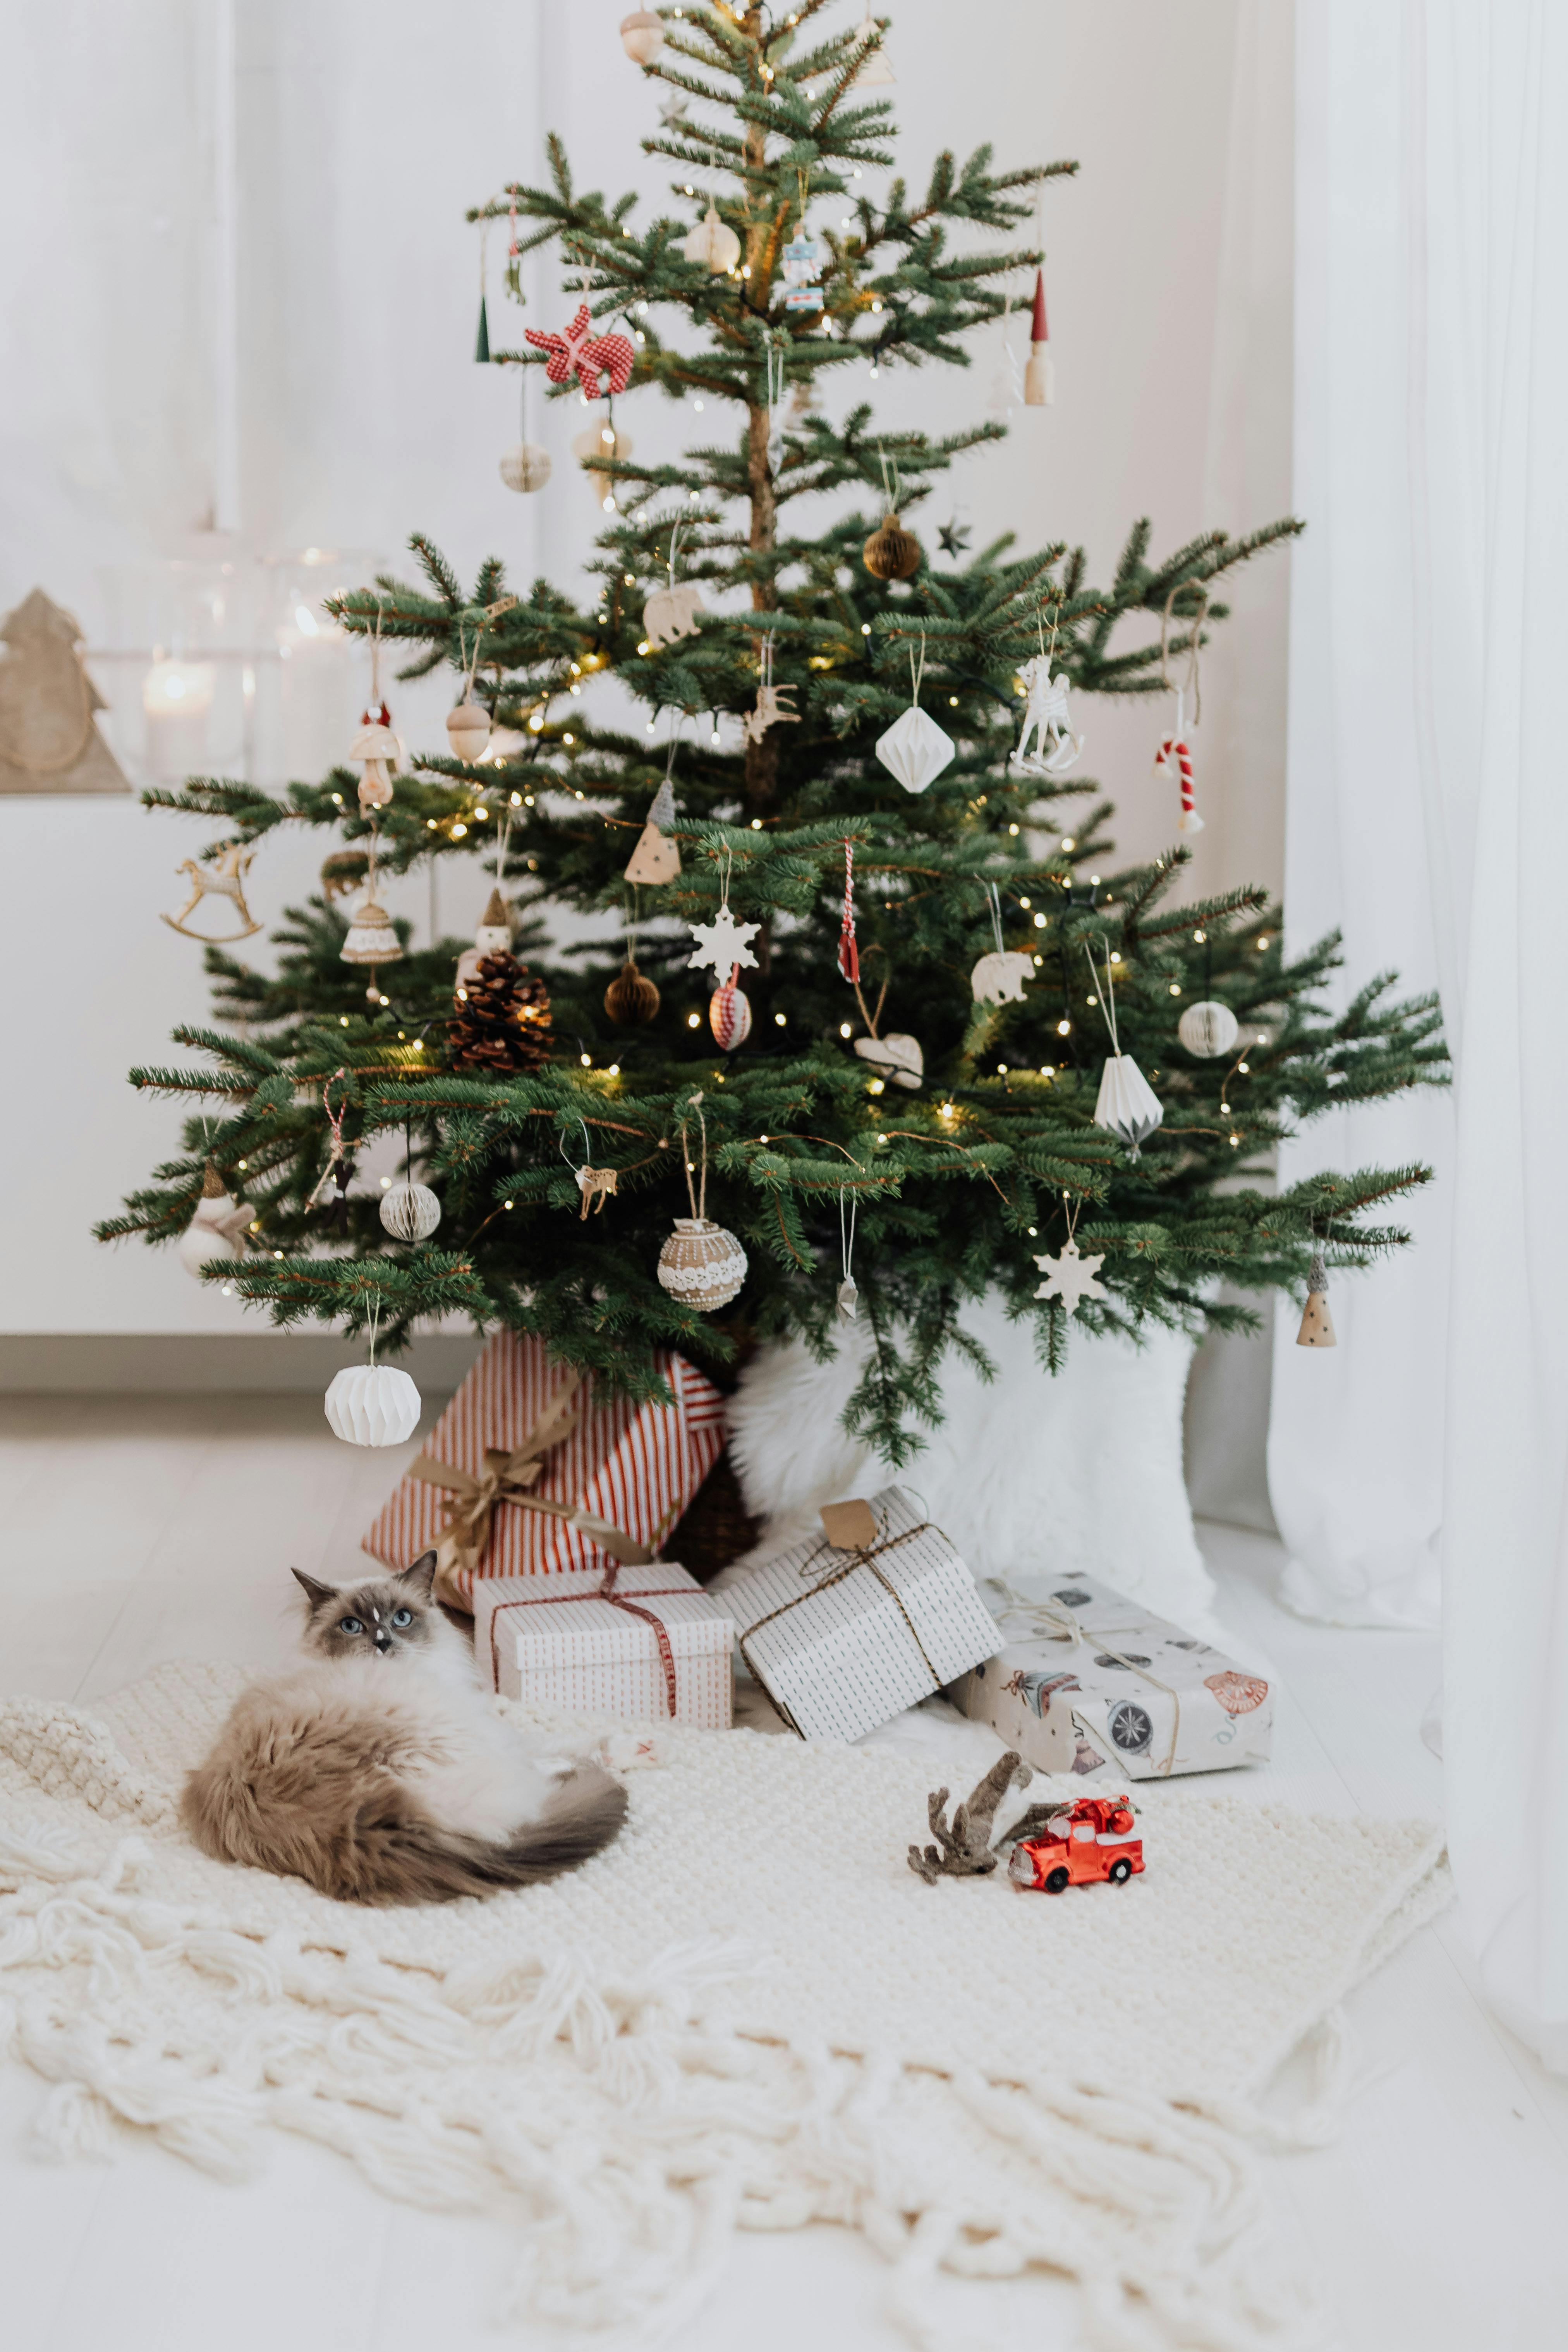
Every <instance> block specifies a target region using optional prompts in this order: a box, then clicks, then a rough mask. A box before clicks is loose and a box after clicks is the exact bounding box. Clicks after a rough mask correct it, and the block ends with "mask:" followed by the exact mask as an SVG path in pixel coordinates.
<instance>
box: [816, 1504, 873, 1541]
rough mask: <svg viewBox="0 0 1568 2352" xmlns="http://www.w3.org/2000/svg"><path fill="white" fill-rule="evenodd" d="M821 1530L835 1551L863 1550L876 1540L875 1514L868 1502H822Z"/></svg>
mask: <svg viewBox="0 0 1568 2352" xmlns="http://www.w3.org/2000/svg"><path fill="white" fill-rule="evenodd" d="M822 1532H823V1534H824V1535H825V1536H826V1538H827V1540H828V1542H829V1543H830V1544H831V1545H832V1546H833V1549H834V1550H835V1551H864V1550H866V1549H867V1548H868V1546H869V1545H871V1544H874V1543H875V1542H876V1540H877V1515H876V1513H875V1511H873V1510H872V1508H871V1506H870V1504H869V1503H866V1502H860V1501H856V1502H853V1503H824V1505H823V1507H822Z"/></svg>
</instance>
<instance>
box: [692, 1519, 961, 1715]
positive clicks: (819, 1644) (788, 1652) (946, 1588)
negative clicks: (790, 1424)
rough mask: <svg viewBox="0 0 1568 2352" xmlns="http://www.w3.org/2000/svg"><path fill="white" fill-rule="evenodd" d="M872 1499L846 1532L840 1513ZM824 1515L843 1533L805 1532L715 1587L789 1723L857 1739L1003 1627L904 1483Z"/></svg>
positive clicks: (938, 1683)
mask: <svg viewBox="0 0 1568 2352" xmlns="http://www.w3.org/2000/svg"><path fill="white" fill-rule="evenodd" d="M867 1508H868V1509H869V1513H870V1517H869V1518H868V1520H867V1521H866V1525H865V1528H864V1531H863V1536H862V1537H859V1538H856V1539H855V1540H854V1541H853V1542H845V1541H844V1540H843V1539H842V1538H843V1536H844V1533H845V1529H844V1528H843V1527H842V1526H841V1525H840V1524H838V1523H837V1516H836V1515H837V1514H838V1513H840V1512H845V1511H849V1510H851V1509H858V1510H860V1511H862V1512H864V1511H866V1510H867ZM823 1516H824V1519H825V1521H826V1522H828V1524H829V1525H830V1527H831V1528H832V1532H833V1533H834V1534H835V1535H837V1536H839V1537H840V1538H841V1539H840V1541H838V1542H837V1543H835V1542H830V1541H829V1540H828V1539H827V1537H826V1535H825V1536H821V1537H818V1538H815V1539H814V1540H811V1541H808V1542H805V1543H802V1544H797V1545H796V1546H795V1548H794V1549H792V1550H789V1551H785V1552H781V1553H780V1554H779V1555H778V1557H777V1559H770V1560H768V1561H766V1562H765V1563H764V1564H763V1566H762V1567H760V1568H752V1569H747V1570H745V1571H744V1572H743V1573H742V1575H740V1576H738V1577H737V1578H736V1580H735V1581H734V1582H733V1583H732V1584H730V1585H727V1586H726V1587H725V1588H724V1590H723V1591H721V1592H716V1593H715V1594H714V1596H713V1597H714V1599H715V1600H717V1601H721V1602H722V1603H723V1605H724V1607H725V1608H726V1609H727V1610H729V1611H730V1612H731V1615H732V1616H733V1618H734V1620H735V1622H736V1624H737V1626H738V1627H739V1629H740V1634H741V1654H742V1657H743V1658H744V1659H745V1661H746V1664H747V1665H748V1666H749V1667H750V1669H751V1671H752V1674H753V1675H755V1676H756V1678H757V1680H758V1681H759V1682H760V1683H761V1684H762V1685H763V1689H764V1690H765V1691H766V1692H767V1694H768V1696H769V1697H770V1698H771V1699H772V1700H773V1704H774V1705H775V1706H777V1708H778V1710H779V1712H780V1714H781V1715H782V1716H783V1717H784V1721H785V1722H786V1723H787V1724H788V1725H789V1726H790V1727H791V1729H792V1730H795V1731H798V1732H799V1733H800V1735H801V1737H802V1738H805V1739H858V1738H860V1736H861V1735H862V1733H864V1732H867V1731H874V1730H875V1729H876V1727H877V1726H878V1725H879V1723H887V1722H888V1721H889V1719H890V1718H891V1717H893V1716H895V1715H898V1714H900V1712H901V1711H902V1709H903V1708H905V1707H906V1706H912V1705H913V1704H914V1702H915V1701H916V1700H917V1699H921V1698H929V1697H930V1696H931V1693H932V1691H934V1690H938V1689H940V1688H941V1687H942V1684H944V1683H949V1682H952V1680H953V1679H954V1677H955V1676H956V1675H961V1674H962V1673H963V1670H964V1668H965V1667H966V1666H972V1665H973V1664H974V1663H975V1661H976V1659H979V1658H987V1657H989V1656H990V1655H991V1654H992V1652H993V1651H994V1649H995V1648H996V1647H997V1644H998V1642H999V1640H1000V1636H999V1635H998V1633H997V1631H996V1628H995V1625H994V1622H993V1621H992V1618H991V1614H990V1612H989V1611H988V1610H987V1609H986V1607H985V1604H984V1601H982V1600H981V1598H980V1595H979V1592H978V1591H976V1589H975V1583H974V1579H973V1576H972V1575H971V1574H970V1572H969V1570H968V1569H967V1568H966V1567H965V1566H964V1564H963V1560H962V1559H960V1558H959V1556H958V1553H957V1552H956V1551H955V1550H954V1549H953V1547H952V1544H951V1543H950V1542H949V1541H948V1539H947V1538H946V1537H945V1536H944V1535H943V1534H942V1529H941V1528H936V1527H932V1526H931V1523H930V1522H929V1521H928V1520H927V1518H926V1515H925V1512H924V1511H923V1510H922V1509H921V1506H920V1505H919V1503H918V1502H917V1501H916V1499H915V1497H914V1496H912V1495H910V1494H909V1493H908V1492H907V1491H906V1490H905V1489H904V1488H903V1487H901V1486H885V1487H884V1488H883V1489H882V1492H881V1493H880V1494H879V1495H878V1496H876V1497H875V1498H874V1500H873V1501H872V1502H871V1504H870V1505H869V1506H868V1507H867V1506H864V1505H859V1506H850V1505H848V1504H836V1505H832V1506H830V1507H829V1509H828V1510H827V1511H826V1512H825V1513H824V1515H823ZM867 1538H868V1539H867Z"/></svg>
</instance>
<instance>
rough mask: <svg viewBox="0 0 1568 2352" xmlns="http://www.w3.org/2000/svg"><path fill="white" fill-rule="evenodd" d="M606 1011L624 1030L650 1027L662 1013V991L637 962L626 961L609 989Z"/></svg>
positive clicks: (606, 998)
mask: <svg viewBox="0 0 1568 2352" xmlns="http://www.w3.org/2000/svg"><path fill="white" fill-rule="evenodd" d="M605 1012H606V1013H608V1014H609V1016H610V1019H611V1020H612V1021H613V1022H614V1023H615V1024H616V1027H617V1028H620V1029H646V1028H647V1024H648V1023H649V1022H650V1021H652V1020H654V1019H655V1018H656V1017H657V1015H658V989H657V988H656V987H655V985H654V983H653V982H652V981H651V980H649V978H648V977H647V973H646V972H641V971H638V970H637V966H636V964H635V963H632V962H629V961H628V962H626V963H624V964H623V965H622V966H621V968H620V971H618V972H617V973H616V977H615V979H614V980H612V981H611V982H610V984H609V986H608V988H606V989H605Z"/></svg>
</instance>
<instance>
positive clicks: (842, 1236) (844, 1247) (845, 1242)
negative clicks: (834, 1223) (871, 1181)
mask: <svg viewBox="0 0 1568 2352" xmlns="http://www.w3.org/2000/svg"><path fill="white" fill-rule="evenodd" d="M857 1207H858V1202H857V1201H856V1199H855V1197H854V1195H853V1194H851V1196H850V1201H849V1225H848V1231H847V1233H846V1231H845V1224H844V1187H843V1185H842V1184H840V1186H839V1187H838V1257H839V1264H840V1265H842V1267H843V1269H844V1279H845V1281H846V1282H853V1279H854V1277H853V1276H852V1275H851V1273H850V1271H849V1267H850V1261H851V1259H852V1258H853V1257H854V1255H855V1212H856V1209H857Z"/></svg>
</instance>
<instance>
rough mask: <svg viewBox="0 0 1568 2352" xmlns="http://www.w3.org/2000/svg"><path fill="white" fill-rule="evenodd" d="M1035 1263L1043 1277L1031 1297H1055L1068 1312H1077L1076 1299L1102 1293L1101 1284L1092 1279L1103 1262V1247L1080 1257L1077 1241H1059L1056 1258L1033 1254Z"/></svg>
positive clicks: (1077, 1300)
mask: <svg viewBox="0 0 1568 2352" xmlns="http://www.w3.org/2000/svg"><path fill="white" fill-rule="evenodd" d="M1035 1264H1036V1265H1037V1266H1038V1267H1039V1269H1040V1272H1041V1273H1042V1274H1043V1275H1044V1276H1045V1277H1046V1279H1045V1281H1044V1282H1042V1283H1041V1285H1040V1286H1039V1288H1038V1290H1037V1291H1036V1293H1035V1297H1037V1298H1059V1299H1060V1300H1061V1302H1062V1305H1063V1306H1064V1307H1066V1308H1067V1311H1068V1314H1069V1315H1076V1314H1077V1313H1078V1309H1079V1300H1080V1299H1084V1298H1103V1297H1105V1296H1106V1290H1105V1285H1104V1284H1103V1283H1102V1282H1096V1280H1095V1278H1094V1277H1095V1276H1096V1275H1097V1274H1098V1273H1099V1272H1100V1267H1101V1266H1102V1265H1104V1264H1105V1253H1104V1251H1103V1250H1101V1252H1100V1255H1099V1256H1098V1257H1094V1256H1089V1257H1083V1256H1080V1255H1079V1246H1078V1244H1077V1242H1075V1241H1072V1240H1070V1239H1069V1240H1068V1241H1065V1242H1064V1243H1063V1244H1062V1254H1061V1255H1060V1257H1037V1258H1036V1260H1035Z"/></svg>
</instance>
